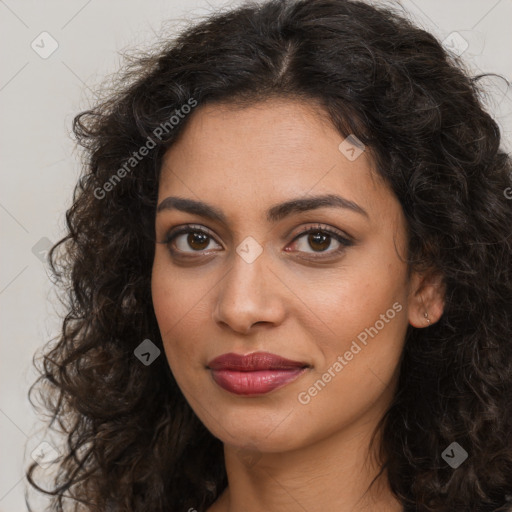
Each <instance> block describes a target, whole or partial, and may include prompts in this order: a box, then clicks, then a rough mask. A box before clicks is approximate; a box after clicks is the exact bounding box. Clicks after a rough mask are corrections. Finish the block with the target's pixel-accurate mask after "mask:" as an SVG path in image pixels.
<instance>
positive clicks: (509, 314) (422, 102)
mask: <svg viewBox="0 0 512 512" xmlns="http://www.w3.org/2000/svg"><path fill="white" fill-rule="evenodd" d="M481 76H482V75H480V76H478V77H472V76H471V74H470V73H469V72H468V71H467V70H466V68H465V66H464V64H463V63H462V62H461V61H460V60H459V59H458V58H456V57H455V56H453V55H451V54H449V53H447V52H446V51H445V49H444V48H443V46H442V45H441V44H440V43H439V41H438V40H437V39H436V38H435V37H434V36H433V35H431V34H430V33H428V32H426V31H424V30H422V29H420V28H418V27H417V26H415V25H414V23H412V22H411V21H409V20H408V19H406V18H405V17H403V14H400V13H399V12H397V11H396V10H395V9H394V8H393V7H383V6H381V7H375V6H370V5H368V4H365V3H363V2H360V1H353V0H314V1H313V0H298V1H297V0H296V1H293V0H272V1H268V2H265V3H263V4H259V5H258V4H245V5H243V6H241V7H238V8H236V9H233V10H229V11H226V12H218V13H216V14H214V15H211V16H209V17H208V18H207V19H205V20H203V21H201V22H200V23H198V24H196V25H193V26H190V27H188V28H187V29H186V30H184V31H183V32H182V33H181V35H179V36H178V37H176V38H175V39H173V40H171V41H169V40H164V41H163V42H159V43H158V46H157V47H156V48H153V49H152V50H151V51H149V52H147V51H146V52H145V53H142V54H137V58H136V59H135V60H133V59H132V60H131V61H129V62H128V64H127V65H126V67H125V68H124V70H123V72H122V73H120V75H119V76H118V79H117V81H116V82H115V83H114V86H113V87H112V88H109V89H108V90H107V92H108V96H107V97H106V99H102V100H101V101H100V102H99V104H98V105H97V106H95V107H93V108H91V109H90V110H87V111H85V112H82V113H80V114H79V115H77V116H76V117H75V119H74V123H73V130H74V133H75V135H76V137H77V140H78V142H79V144H80V145H81V146H82V147H83V148H84V149H85V155H86V165H85V166H84V167H85V168H84V171H83V173H82V176H81V178H80V180H79V183H78V184H77V186H76V188H75V192H74V196H73V203H72V206H71V207H70V208H69V210H68V211H67V213H66V220H67V228H68V232H67V234H66V235H65V236H64V237H63V238H62V239H61V240H60V241H59V242H57V243H56V244H55V245H54V247H53V248H52V249H51V252H50V257H49V259H50V265H51V269H52V272H53V275H54V276H55V279H54V281H55V283H56V284H58V285H59V286H60V287H62V289H63V290H65V292H64V301H65V304H66V315H65V318H64V319H63V326H62V332H61V333H60V335H59V336H58V337H57V338H55V339H53V340H51V341H49V342H48V343H47V345H46V346H45V347H44V348H43V349H42V350H43V354H42V357H41V358H40V360H41V361H42V364H41V367H40V368H39V367H38V370H39V371H40V374H41V375H40V377H39V378H38V380H37V381H36V382H35V383H34V384H33V386H32V388H31V390H30V392H29V398H31V400H32V396H31V395H32V394H33V392H34V391H35V390H36V389H37V390H38V391H39V395H38V396H39V397H41V398H42V399H43V400H44V407H45V408H46V409H47V410H48V411H50V418H51V421H50V424H49V426H50V427H52V428H54V429H55V428H56V425H54V424H55V422H57V423H58V426H59V429H60V430H61V432H62V433H63V434H64V435H65V436H66V440H67V444H66V446H65V447H62V449H61V452H60V458H58V459H57V461H56V464H57V469H58V471H57V474H56V476H55V481H54V482H53V484H54V485H53V488H52V489H46V490H44V491H43V489H42V488H41V487H40V486H39V485H38V484H37V483H36V481H35V480H36V479H35V478H34V476H35V475H34V470H35V469H36V468H37V464H36V463H34V464H32V465H31V466H30V468H28V469H27V477H28V480H29V482H30V483H31V485H33V486H34V487H36V488H37V489H38V490H40V491H43V492H45V493H46V494H48V495H50V496H52V498H51V507H52V508H51V510H54V511H63V510H82V508H81V507H84V509H86V510H90V511H95V512H99V511H101V512H106V511H116V512H128V511H129V512H139V511H144V512H147V511H151V512H159V511H162V512H163V511H166V512H167V511H173V512H182V511H187V510H189V508H192V507H193V508H195V509H196V510H199V511H200V512H202V511H205V510H206V509H207V508H208V507H209V506H210V505H211V504H212V503H213V502H214V501H215V500H216V498H217V497H218V496H219V495H220V494H221V493H222V491H223V490H224V489H225V487H226V486H227V476H226V470H225V465H224V456H223V450H222V448H223V446H222V443H221V441H220V440H218V439H217V438H215V437H214V436H213V435H212V434H211V433H210V432H209V431H208V430H207V429H206V428H205V427H204V425H203V424H202V423H201V422H200V421H199V419H198V418H197V416H196V415H195V414H194V412H193V411H192V409H191V407H190V406H189V404H188V403H187V401H186V400H185V398H184V396H183V395H182V393H181V391H180V390H179V388H178V386H177V384H176V382H175V380H174V378H173V375H172V373H171V371H170V368H169V365H168V363H167V361H166V359H165V358H164V357H160V358H158V359H157V360H156V361H155V362H154V363H153V364H152V365H151V367H150V368H148V367H146V366H145V365H143V364H141V362H140V361H139V360H138V359H137V358H136V357H135V356H134V349H135V348H136V347H137V346H138V345H139V344H140V343H141V342H142V340H144V339H147V338H149V339H150V340H152V341H153V342H154V343H155V344H156V345H157V346H158V347H159V348H160V349H162V350H163V346H162V339H161V335H160V332H159V329H158V325H157V321H156V318H155V314H154V310H153V305H152V298H151V291H150V277H151V270H152V262H153V256H154V247H155V227H154V220H155V207H156V198H157V191H158V179H159V172H160V166H161V162H162V157H163V154H164V152H165V151H166V150H167V149H168V148H169V147H170V146H171V145H172V144H173V143H174V141H175V140H176V139H177V137H178V136H179V134H180V133H182V132H183V130H184V128H185V127H186V126H187V123H188V120H189V119H190V115H185V116H180V117H181V119H180V121H179V123H178V124H176V126H174V123H172V124H173V126H171V124H170V121H169V120H170V119H171V117H172V116H173V115H177V114H178V112H183V111H184V110H180V109H181V108H182V106H183V105H187V104H189V105H191V104H192V101H195V102H197V105H199V106H198V107H197V108H201V106H202V105H205V104H208V103H214V102H224V103H237V104H239V105H242V106H243V105H249V104H251V103H254V102H257V101H260V100H264V99H267V98H271V97H278V98H279V97H280V98H288V99H298V100H301V101H305V102H310V103H312V102H315V104H316V105H318V108H322V109H323V110H324V111H325V112H327V113H328V115H329V117H330V119H331V121H332V123H333V125H334V126H335V127H336V129H337V130H338V131H339V133H340V134H342V135H343V136H345V137H346V136H348V135H349V134H355V135H356V136H357V137H358V138H359V139H360V140H361V141H362V142H363V143H364V144H365V145H366V146H368V147H369V148H371V150H372V155H373V156H374V161H375V164H376V169H377V171H378V173H379V174H380V175H381V176H382V177H383V178H384V180H385V181H386V182H387V183H388V184H389V186H390V187H391V189H392V191H393V192H394V194H395V195H396V197H397V198H398V200H399V201H400V203H401V206H402V208H403V212H404V215H405V218H406V221H407V228H408V240H409V245H408V265H409V268H411V269H412V268H414V269H423V270H425V269H433V270H434V271H435V272H437V273H439V274H440V275H442V279H443V282H444V286H445V308H444V313H443V315H442V317H441V319H440V320H439V322H437V323H436V324H434V325H431V326H430V327H428V328H426V329H418V328H414V327H412V326H409V328H408V331H407V336H406V342H405V348H404V352H403V356H402V359H401V363H400V364H401V366H400V377H399V383H398V390H397V392H396V396H395V397H394V400H393V403H392V404H391V406H390V408H389V410H388V411H387V413H386V415H385V417H384V418H383V419H382V421H381V423H380V425H379V429H381V430H380V431H381V433H382V434H383V437H382V447H381V450H382V460H383V466H382V468H383V470H384V469H385V470H386V473H387V477H388V479H389V483H390V486H391V489H392V491H393V492H394V494H395V495H396V496H397V497H398V499H399V500H400V501H401V503H403V504H404V506H405V507H406V508H407V510H409V509H410V510H416V511H421V512H426V511H431V512H434V511H435V512H442V511H446V512H448V511H450V512H453V511H457V512H458V511H463V512H468V511H473V512H476V511H478V512H491V511H492V512H498V511H510V510H512V504H511V503H510V500H511V495H512V481H511V480H512V478H511V476H512V337H511V334H512V238H511V236H512V232H511V226H512V202H511V201H510V200H507V194H506V193H505V191H506V190H510V189H509V187H511V185H512V183H511V172H512V163H511V159H510V157H509V156H508V155H507V154H506V153H505V152H504V150H503V149H501V148H500V131H499V128H498V125H497V124H496V122H495V121H494V120H493V118H492V117H491V115H490V114H489V113H488V112H486V110H485V108H484V107H483V103H482V101H481V94H482V91H483V89H482V88H481V86H480V84H479V83H478V79H479V78H480V77H481ZM162 127H165V129H163V128H162ZM155 134H158V136H156V135H155ZM150 140H151V141H152V145H154V147H152V148H150V149H149V151H148V152H147V155H146V156H144V157H143V158H140V159H137V162H136V164H135V163H134V162H133V161H132V160H130V159H133V158H134V154H136V153H137V152H138V151H139V150H140V148H141V147H142V146H145V145H146V147H148V146H149V145H148V141H150ZM137 154H138V153H137ZM127 162H131V163H130V167H128V166H127ZM123 166H124V167H123ZM121 168H124V169H125V172H124V173H122V172H120V171H118V170H119V169H121ZM116 172H117V178H119V179H117V178H114V175H115V174H116ZM107 183H110V185H107ZM37 363H38V360H37V358H36V364H37ZM32 403H33V402H32ZM453 441H457V442H458V443H459V444H460V445H461V446H462V447H464V449H465V450H466V451H467V452H468V453H469V458H468V459H467V460H466V461H465V462H464V464H462V465H461V466H460V467H458V469H456V470H454V469H452V468H450V467H449V466H448V465H447V464H446V463H445V462H444V460H443V459H442V457H441V454H442V452H443V450H445V448H446V447H447V446H449V445H450V444H451V443H452V442H453ZM507 503H508V504H507ZM27 504H28V503H27ZM29 508H30V506H29Z"/></svg>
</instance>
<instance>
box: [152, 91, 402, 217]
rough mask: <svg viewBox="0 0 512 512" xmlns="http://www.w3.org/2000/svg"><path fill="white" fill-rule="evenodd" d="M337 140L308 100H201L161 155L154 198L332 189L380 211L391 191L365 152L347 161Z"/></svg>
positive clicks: (248, 196) (223, 199) (221, 198)
mask: <svg viewBox="0 0 512 512" xmlns="http://www.w3.org/2000/svg"><path fill="white" fill-rule="evenodd" d="M344 139H345V137H344V136H342V135H341V134H340V133H339V132H338V131H337V130H336V129H335V127H334V126H333V125H332V123H331V122H330V120H329V119H328V117H327V114H326V112H325V111H323V110H321V108H320V107H319V106H318V105H317V104H315V103H304V102H298V101H292V100H281V99H273V100H266V101H264V102H259V103H256V104H253V105H251V106H248V107H240V106H238V105H230V104H207V105H204V106H202V107H199V108H197V109H196V110H195V111H194V113H193V114H192V115H191V117H190V119H189V120H188V124H187V126H186V127H185V129H184V131H183V132H182V134H181V135H180V137H179V138H178V140H177V141H176V142H175V143H174V144H173V145H172V146H171V147H170V148H169V149H168V150H167V152H166V154H165V155H164V159H163V163H162V172H161V179H160V186H159V200H161V199H162V198H164V197H165V196H166V195H171V194H173V195H181V196H184V197H190V198H196V199H197V198H200V199H201V200H208V202H210V203H224V204H233V203H237V204H238V205H239V206H243V205H244V204H245V205H252V204H253V202H254V201H255V200H258V201H257V202H258V203H259V204H260V205H263V204H266V203H267V202H268V203H269V204H270V203H276V202H279V201H284V200H286V199H289V198H291V197H294V198H295V197H298V196H305V195H308V194H309V195H318V194H333V193H339V194H341V195H343V196H344V197H346V198H347V199H349V200H352V201H354V202H356V203H358V204H360V205H361V206H362V207H363V208H365V209H366V210H367V211H369V212H371V211H372V210H378V211H379V214H382V208H385V207H389V205H388V204H387V203H389V200H390V199H392V198H390V197H389V196H390V195H392V194H391V193H390V191H389V190H388V187H387V186H386V185H385V184H384V182H383V181H382V180H380V179H379V178H377V177H376V176H377V175H376V173H375V172H374V170H373V163H372V158H371V155H370V152H369V151H367V150H365V151H364V152H362V153H361V154H360V155H359V156H358V157H357V158H356V159H353V160H349V159H348V158H347V157H346V155H345V154H344V153H343V152H342V151H340V148H339V146H340V143H342V142H343V140H344ZM267 200H268V201H267Z"/></svg>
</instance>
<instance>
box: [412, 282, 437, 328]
mask: <svg viewBox="0 0 512 512" xmlns="http://www.w3.org/2000/svg"><path fill="white" fill-rule="evenodd" d="M444 301H445V284H444V281H443V277H442V275H441V274H440V273H438V272H430V273H427V274H418V273H415V274H413V276H412V278H411V290H410V293H409V302H408V315H409V323H410V324H411V325H412V326H413V327H417V328H423V327H429V326H430V325H432V324H434V323H436V322H437V321H439V319H440V318H441V315H442V314H443V311H444Z"/></svg>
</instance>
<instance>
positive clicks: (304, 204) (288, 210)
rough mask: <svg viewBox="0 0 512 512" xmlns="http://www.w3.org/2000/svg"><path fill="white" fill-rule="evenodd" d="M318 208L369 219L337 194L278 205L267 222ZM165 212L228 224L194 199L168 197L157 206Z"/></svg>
mask: <svg viewBox="0 0 512 512" xmlns="http://www.w3.org/2000/svg"><path fill="white" fill-rule="evenodd" d="M317 208H345V209H348V210H352V211H353V212H356V213H359V214H361V215H364V216H365V217H367V218H369V215H368V213H367V212H366V210H364V209H363V208H362V207H361V206H359V205H358V204H356V203H354V202H353V201H350V200H349V199H345V198H344V197H341V196H338V195H335V194H327V195H322V196H314V197H305V198H298V199H291V200H290V201H286V202H284V203H279V204H276V205H274V206H272V207H271V208H269V209H268V211H267V221H268V222H269V223H275V222H278V221H280V220H281V219H284V218H285V217H287V216H289V215H291V214H292V213H299V212H305V211H309V210H316V209H317ZM163 210H180V211H182V212H187V213H191V214H193V215H199V216H201V217H205V218H208V219H211V220H214V221H218V222H222V223H223V224H227V219H226V216H225V215H224V213H223V212H222V211H221V210H219V209H218V208H216V207H215V206H212V205H209V204H207V203H203V202H202V201H196V200H194V199H186V198H183V197H176V196H169V197H166V198H165V199H163V200H162V201H161V202H160V204H159V205H158V206H157V208H156V213H159V212H161V211H163Z"/></svg>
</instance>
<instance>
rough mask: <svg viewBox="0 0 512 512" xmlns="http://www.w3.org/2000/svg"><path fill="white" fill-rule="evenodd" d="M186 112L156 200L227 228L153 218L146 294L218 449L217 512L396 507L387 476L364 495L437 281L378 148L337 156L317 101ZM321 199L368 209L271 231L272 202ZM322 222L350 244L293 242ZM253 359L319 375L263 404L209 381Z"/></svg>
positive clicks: (389, 511)
mask: <svg viewBox="0 0 512 512" xmlns="http://www.w3.org/2000/svg"><path fill="white" fill-rule="evenodd" d="M190 116H191V117H190V119H189V124H188V125H187V127H186V129H185V130H184V132H183V133H182V134H181V136H180V138H179V139H178V141H177V142H176V143H175V144H174V145H173V146H172V147H171V148H170V149H169V150H168V151H167V152H166V154H165V156H164V161H163V165H162V174H161V179H160V183H159V190H158V203H159V204H160V202H161V201H163V200H164V199H165V198H167V197H168V196H179V197H183V198H189V199H194V200H197V201H202V202H205V203H208V204H210V205H212V206H215V207H216V208H217V209H219V210H221V211H222V212H223V213H224V215H225V217H226V223H223V222H219V221H217V220H211V219H208V218H205V217H203V216H201V215H197V214H191V213H188V212H183V211H179V210H176V209H163V210H161V211H159V212H158V213H157V214H156V221H155V227H156V242H157V243H156V250H155V259H154V266H153V273H152V296H153V304H154V309H155V314H156V317H157V321H158V324H159V328H160V331H161V334H162V339H163V343H164V348H165V354H166V357H167V360H168V362H169V365H170V368H171V370H172V372H173V375H174V377H175V379H176V381H177V383H178V385H179V386H180V388H181V390H182V392H183V394H184V396H185V397H186V399H187V400H188V402H189V403H190V405H191V407H192V408H193V409H194V411H195V413H196V414H197V416H198V417H199V418H200V419H201V421H202V422H203V423H204V424H205V426H206V427H207V428H208V429H209V430H210V431H211V432H212V434H213V435H214V436H216V437H218V438H219V439H221V440H222V441H223V443H224V450H225V460H226V470H227V474H228V480H229V485H228V487H227V489H226V490H225V492H224V493H223V494H222V495H221V496H220V497H219V498H218V499H217V501H216V502H215V503H214V504H213V505H212V507H211V508H210V509H209V512H235V511H237V512H240V511H245V512H253V511H261V510H267V511H285V512H286V511H290V512H292V511H293V512H299V511H300V512H303V511H304V510H307V511H308V512H317V511H325V510H337V511H340V512H348V511H351V512H356V511H363V510H379V511H382V512H393V511H400V510H402V508H401V506H400V504H399V503H398V502H397V501H396V499H395V498H394V497H393V495H392V493H391V492H390V490H389V486H388V483H387V479H386V475H385V474H384V475H383V476H382V477H381V478H379V479H378V480H377V482H376V484H375V485H374V486H372V487H371V489H370V491H368V492H367V493H365V491H366V490H367V488H368V486H369V484H370V482H371V481H372V479H373V478H374V476H375V475H376V474H377V472H378V469H379V461H378V457H376V454H375V452H372V451H371V450H370V449H369V441H370V437H371V434H372V433H373V431H374V429H375V426H376V425H377V423H378V421H379V419H380V418H381V417H382V415H383V414H384V412H385V410H386V408H387V406H388V405H389V403H390V401H391V399H392V396H393V394H394V392H395V389H396V382H397V370H398V365H399V360H400V356H401V353H402V349H403V344H404V338H405V333H406V329H407V326H408V324H411V325H413V326H415V327H418V328H424V327H427V325H428V323H427V320H426V319H425V317H424V313H425V312H426V311H428V318H429V320H430V324H432V323H434V322H435V321H437V320H438V319H439V317H440V315H441V314H442V308H443V298H442V287H441V284H440V282H439V280H438V279H436V278H435V277H434V274H432V273H425V274H422V275H420V274H418V273H414V272H413V273H411V275H410V276H408V275H407V265H406V264H405V263H404V261H403V260H402V259H401V255H402V256H403V255H404V254H405V249H406V247H407V240H406V230H405V227H406V224H405V219H404V216H403V213H402V208H401V206H400V203H399V202H398V200H397V199H396V198H395V196H394V195H393V194H392V192H391V191H390V189H389V188H388V187H387V186H386V184H385V183H384V182H383V181H382V180H381V179H380V178H379V177H378V176H377V175H376V173H375V172H372V159H371V154H370V151H369V148H367V149H366V151H364V152H363V153H362V154H361V155H360V156H359V157H358V158H357V159H355V160H354V161H350V160H349V159H347V158H346V156H345V155H344V154H342V152H341V151H340V150H339V149H338V146H339V144H340V142H342V140H343V139H344V137H343V136H341V135H340V134H339V133H338V132H337V131H336V129H335V128H334V127H333V126H332V124H331V123H330V122H329V121H328V119H327V118H326V116H325V114H324V113H323V112H322V111H321V110H320V109H319V107H317V106H315V105H313V104H312V103H309V104H306V103H301V102H297V101H293V100H285V99H272V100H266V101H264V102H260V103H257V104H255V105H252V106H250V107H247V106H245V107H237V106H234V105H228V104H217V105H204V106H201V107H198V108H196V110H195V111H194V112H193V113H192V114H191V115H190ZM324 194H337V195H340V196H343V197H344V198H346V199H348V200H350V201H352V202H354V203H357V205H359V206H360V207H361V208H363V209H364V210H365V211H366V212H367V215H363V214H361V213H358V212H356V211H353V210H351V209H347V208H334V207H322V208H318V209H314V210H309V211H304V212H294V213H292V214H290V215H289V216H287V217H284V218H283V219H281V220H279V221H277V222H275V223H270V222H268V220H267V218H266V212H267V209H269V208H270V207H271V206H273V205H275V204H277V203H281V202H285V201H288V200H291V199H295V198H304V197H312V196H317V195H324ZM189 223H190V224H194V225H195V227H196V228H197V227H198V226H199V227H202V229H203V230H205V231H207V232H208V234H209V235H210V236H211V237H212V238H206V239H205V240H204V239H199V241H198V239H197V238H195V239H194V238H192V239H190V237H189V243H187V236H188V235H187V234H184V235H179V236H178V237H177V238H176V239H175V240H174V241H173V242H171V243H169V244H166V243H165V238H166V235H167V234H168V232H169V231H170V230H171V228H175V227H176V226H183V225H185V224H189ZM318 224H320V225H321V227H327V228H331V229H333V230H334V231H335V232H338V233H340V234H341V235H343V236H345V237H346V238H347V237H348V238H350V239H351V240H352V241H353V243H352V245H350V246H347V247H343V246H342V245H341V244H340V243H339V242H337V241H336V239H335V238H334V237H331V238H329V237H327V239H326V241H324V242H323V243H320V244H319V243H318V242H317V243H316V244H315V241H314V240H313V242H312V243H309V242H308V235H307V234H306V235H301V237H300V238H297V239H296V237H297V236H298V234H299V232H300V230H301V228H308V227H316V226H317V225H318ZM327 235H328V233H327ZM247 236H251V237H253V238H254V239H255V240H256V241H257V242H258V244H259V245H260V246H261V249H262V252H261V254H260V255H259V256H258V257H257V258H256V259H255V260H254V261H253V262H252V263H248V262H247V261H246V260H245V259H244V258H242V257H241V256H240V255H239V254H238V253H237V251H236V249H237V247H239V246H240V245H241V244H242V242H243V241H244V239H245V238H246V237H247ZM191 244H192V245H191ZM339 247H341V248H342V249H343V250H342V251H341V252H336V249H337V248H339ZM171 248H173V249H174V253H172V252H171V250H170V249H171ZM322 248H324V249H325V250H323V251H322ZM180 251H181V252H180ZM191 256H194V258H192V257H191ZM315 256H317V257H318V258H317V259H316V260H315V259H314V257H315ZM187 257H188V259H187ZM396 303H399V304H400V306H401V310H400V311H399V312H396V315H394V317H393V318H392V319H389V318H388V317H386V318H388V322H385V323H384V327H383V328H380V329H378V334H377V335H375V336H374V337H373V338H368V342H367V345H366V346H362V349H361V350H360V351H359V352H358V353H357V354H355V355H354V356H353V358H352V359H351V360H350V361H347V360H346V359H345V358H344V360H345V361H346V363H347V364H346V365H343V369H342V370H341V371H339V372H335V371H334V374H335V376H334V377H332V378H331V380H330V382H328V383H327V384H326V385H325V387H323V388H321V390H320V391H318V392H317V394H316V395H315V396H313V397H310V401H309V402H308V403H307V404H303V403H301V402H300V401H299V400H298V396H299V394H300V393H301V392H302V393H303V394H302V396H303V397H304V392H307V391H308V389H310V388H311V387H312V386H313V385H314V383H315V382H317V381H318V379H321V378H322V375H323V374H324V373H325V372H328V369H329V368H331V374H332V372H333V369H332V367H333V364H334V363H335V362H336V361H337V360H338V359H337V358H338V356H342V357H343V356H344V354H345V353H346V352H347V351H348V350H349V349H350V347H351V344H352V342H353V341H354V340H356V339H357V336H358V334H360V333H361V332H363V331H364V330H365V328H369V327H371V326H375V325H376V321H377V320H379V319H380V318H382V317H381V316H380V315H383V314H384V315H386V311H388V310H390V308H392V306H393V304H396ZM379 325H380V324H379ZM359 345H361V344H359ZM255 351H266V352H271V353H274V354H278V355H280V356H282V357H286V358H289V359H292V360H296V361H303V362H306V363H307V364H308V365H309V368H308V370H307V371H306V372H305V373H304V374H302V375H301V376H300V377H299V378H298V379H296V380H295V381H293V382H291V383H289V384H288V385H286V386H284V387H281V388H279V389H275V390H273V391H271V392H270V393H267V394H265V395H261V396H257V397H255V396H251V397H246V396H245V397H244V396H238V395H234V394H232V393H230V392H228V391H226V390H224V389H222V388H220V387H219V386H218V385H217V384H216V383H215V382H214V381H213V379H212V376H211V372H210V370H209V369H208V368H207V364H208V362H209V361H210V360H212V359H213V358H214V357H217V356H219V355H221V354H224V353H227V352H236V353H239V354H248V353H251V352H255ZM338 361H339V360H338ZM378 440H379V437H378V436H377V443H376V447H378V444H379V443H378Z"/></svg>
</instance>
